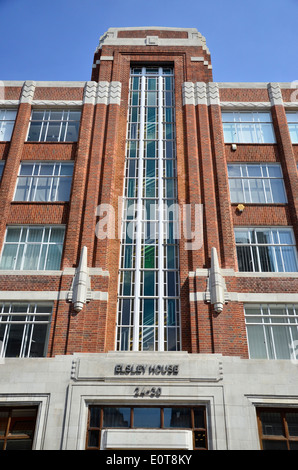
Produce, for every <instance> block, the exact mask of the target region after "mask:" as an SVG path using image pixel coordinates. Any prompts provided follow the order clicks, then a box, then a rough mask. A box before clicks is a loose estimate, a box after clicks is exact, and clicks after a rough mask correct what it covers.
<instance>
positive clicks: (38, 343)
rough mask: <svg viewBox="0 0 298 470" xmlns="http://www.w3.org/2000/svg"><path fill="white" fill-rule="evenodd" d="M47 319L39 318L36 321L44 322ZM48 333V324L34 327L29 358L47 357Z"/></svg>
mask: <svg viewBox="0 0 298 470" xmlns="http://www.w3.org/2000/svg"><path fill="white" fill-rule="evenodd" d="M45 318H46V317H37V318H35V320H37V321H38V320H40V321H44V320H45ZM47 332H48V325H47V324H35V325H34V326H33V334H32V340H31V344H30V353H29V357H43V356H44V355H45V345H46V339H47Z"/></svg>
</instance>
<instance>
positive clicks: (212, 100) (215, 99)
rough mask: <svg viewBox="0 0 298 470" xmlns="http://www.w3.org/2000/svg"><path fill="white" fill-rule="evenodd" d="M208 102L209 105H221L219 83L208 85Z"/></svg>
mask: <svg viewBox="0 0 298 470" xmlns="http://www.w3.org/2000/svg"><path fill="white" fill-rule="evenodd" d="M207 101H208V104H217V105H220V99H219V88H218V84H217V83H208V88H207Z"/></svg>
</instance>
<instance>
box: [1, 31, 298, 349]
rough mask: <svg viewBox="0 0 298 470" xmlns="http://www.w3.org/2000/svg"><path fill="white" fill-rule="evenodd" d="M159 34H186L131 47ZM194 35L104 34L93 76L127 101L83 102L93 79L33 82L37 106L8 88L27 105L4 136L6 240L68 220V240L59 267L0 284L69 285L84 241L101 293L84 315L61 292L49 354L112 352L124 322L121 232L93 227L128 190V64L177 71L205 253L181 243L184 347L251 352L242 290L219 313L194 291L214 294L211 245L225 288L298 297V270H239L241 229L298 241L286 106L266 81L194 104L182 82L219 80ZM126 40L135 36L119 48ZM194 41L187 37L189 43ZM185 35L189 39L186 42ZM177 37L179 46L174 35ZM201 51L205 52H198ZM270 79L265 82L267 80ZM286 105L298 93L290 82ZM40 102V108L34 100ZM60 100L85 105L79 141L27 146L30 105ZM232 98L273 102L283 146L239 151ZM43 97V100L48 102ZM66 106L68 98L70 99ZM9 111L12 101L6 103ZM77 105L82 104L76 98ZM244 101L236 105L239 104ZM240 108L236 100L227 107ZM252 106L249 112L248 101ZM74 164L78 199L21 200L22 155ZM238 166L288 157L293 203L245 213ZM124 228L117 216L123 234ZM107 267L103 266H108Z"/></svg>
mask: <svg viewBox="0 0 298 470" xmlns="http://www.w3.org/2000/svg"><path fill="white" fill-rule="evenodd" d="M148 37H158V38H159V39H160V40H161V39H162V40H165V41H166V40H169V41H176V40H177V41H178V43H177V44H178V45H171V43H170V42H169V45H163V43H162V42H161V41H160V42H159V43H158V44H153V45H146V44H144V45H139V43H137V45H134V43H133V41H132V42H131V44H130V43H129V41H130V40H132V39H133V40H134V39H138V40H140V39H146V38H148ZM187 38H188V36H187V32H186V31H175V30H173V31H171V30H160V31H158V30H156V29H154V30H153V31H144V30H139V31H138V30H134V31H125V30H123V31H118V36H117V39H119V40H120V41H115V44H114V45H113V44H112V41H110V42H109V41H107V42H106V43H105V42H104V41H103V45H102V47H101V48H100V49H99V50H98V51H97V52H96V53H95V55H94V64H95V65H94V66H93V70H92V77H91V80H92V81H94V82H108V83H111V82H120V83H121V101H120V105H119V104H117V103H108V104H104V103H97V104H96V102H94V103H90V102H85V101H84V89H85V83H81V84H77V83H74V84H73V85H72V86H69V85H67V84H65V85H63V83H59V84H57V85H55V84H54V83H52V84H51V86H46V85H44V84H42V83H38V82H37V83H36V86H35V89H34V95H33V96H32V99H31V102H22V100H21V96H22V89H23V87H22V86H21V85H19V83H16V84H13V85H12V84H11V83H9V84H7V86H6V88H5V100H7V103H8V106H10V107H12V106H13V104H12V103H13V101H15V102H17V101H18V100H20V102H19V103H18V105H17V107H18V113H17V118H16V122H15V126H14V131H13V135H12V138H11V141H10V142H0V158H1V159H2V160H4V161H5V167H4V171H3V176H2V180H1V185H0V220H1V223H0V244H1V247H2V244H3V241H4V236H5V230H6V226H7V225H14V224H15V225H19V224H30V225H32V224H49V225H51V224H58V225H61V224H63V225H65V227H66V233H65V242H64V250H63V256H62V262H61V271H59V272H56V273H55V272H51V273H47V272H46V271H45V272H43V273H41V274H40V273H39V274H38V275H37V274H34V273H32V274H31V273H28V272H26V273H22V272H21V271H20V272H18V273H13V272H4V273H3V274H2V273H1V272H0V279H1V286H2V287H1V291H17V292H19V294H18V295H19V300H22V292H36V291H37V292H53V293H59V292H63V293H67V292H68V291H70V290H71V283H72V280H73V275H74V269H73V268H76V267H77V265H78V262H79V258H80V253H81V249H82V247H83V246H87V248H88V267H89V269H90V277H91V289H92V291H96V292H101V293H104V294H105V295H106V296H107V297H104V298H103V299H99V298H94V299H92V300H91V301H90V302H89V303H87V304H86V305H85V306H84V308H83V310H82V311H81V312H79V313H78V314H77V313H75V312H74V311H73V307H72V303H71V302H69V301H67V299H66V298H65V295H64V297H63V296H62V298H59V295H58V294H57V299H55V300H54V308H53V319H52V323H51V331H50V338H49V347H48V356H55V355H58V354H72V353H74V352H90V353H93V352H94V353H95V352H96V353H98V352H107V351H112V350H114V349H115V334H116V323H117V286H118V270H119V254H120V240H119V239H118V237H115V238H114V239H108V238H107V239H103V240H99V239H98V238H97V237H96V235H95V229H96V223H97V222H98V216H96V209H97V207H98V206H99V205H100V204H111V205H112V206H113V207H114V208H115V214H116V221H117V220H118V198H119V197H121V196H122V194H123V181H124V159H125V145H126V124H127V111H128V83H129V74H130V66H131V64H139V63H142V64H154V65H155V64H157V63H159V64H171V65H172V66H173V67H174V71H175V100H176V132H177V165H178V168H177V172H178V199H179V204H180V205H183V204H192V205H194V204H202V205H203V221H204V225H203V227H204V231H203V244H202V247H201V248H200V249H198V250H194V251H187V250H185V249H184V242H185V240H184V239H183V238H182V239H181V243H180V247H181V248H180V280H181V330H182V349H183V350H184V351H188V352H193V353H221V354H223V355H230V356H242V357H244V358H246V357H248V346H247V339H246V330H245V319H244V313H243V302H242V301H235V299H234V298H233V299H232V300H230V301H229V302H228V303H227V304H226V305H225V307H224V310H223V312H222V313H220V314H215V313H214V311H213V309H212V306H211V305H210V304H209V303H206V301H204V299H203V298H202V296H201V297H200V296H199V297H198V298H197V299H195V297H194V296H195V295H196V294H197V293H204V292H205V291H206V281H207V277H208V269H209V268H210V256H211V248H212V247H215V248H216V249H217V252H218V257H219V263H220V267H221V268H222V269H223V273H224V278H225V282H226V287H227V292H228V293H242V294H244V293H249V294H251V293H256V294H266V293H268V294H269V298H268V302H270V294H272V293H277V294H284V293H286V294H289V293H296V292H297V289H298V278H297V277H291V276H286V275H285V274H284V275H282V276H279V277H277V276H275V275H274V276H269V275H268V276H266V277H263V276H257V275H255V276H242V275H240V273H238V265H237V256H236V247H235V239H234V227H235V226H245V227H248V226H291V227H293V230H294V234H295V237H296V240H298V221H297V211H298V184H297V182H298V180H297V162H298V145H297V146H295V145H293V144H292V142H291V138H290V134H289V130H288V125H287V120H286V115H285V106H283V105H280V104H277V105H273V104H272V103H271V101H270V96H269V92H268V87H267V86H262V87H260V88H258V87H257V85H256V84H255V85H254V86H252V87H250V85H249V84H247V86H246V87H244V86H241V87H237V85H236V84H235V86H233V87H230V86H228V85H226V86H225V84H219V87H218V90H219V100H220V102H219V103H217V104H215V103H210V102H209V103H208V102H206V103H205V104H202V103H199V104H198V103H194V104H188V103H187V104H185V103H184V100H183V84H184V83H186V82H191V83H197V82H203V83H206V84H208V83H212V82H213V79H212V69H211V67H210V65H211V62H210V54H209V53H208V52H207V50H206V48H205V47H202V46H199V45H193V43H192V42H190V45H188V43H187ZM121 40H123V41H126V42H124V43H123V44H121ZM182 40H184V41H185V45H181V41H182ZM179 41H180V42H179ZM173 44H174V43H173ZM194 58H196V59H198V58H199V59H200V60H194ZM265 85H266V84H265ZM282 95H283V99H284V102H289V101H290V97H291V91H290V87H289V88H285V87H283V88H282ZM37 101H39V103H37V104H36V102H37ZM54 101H55V102H57V101H60V106H64V107H67V106H68V104H67V103H68V102H78V104H77V107H79V108H81V110H82V115H81V125H80V133H79V139H78V142H76V143H53V142H43V143H35V142H27V141H26V137H27V130H28V125H29V120H30V113H31V109H32V108H34V106H35V107H37V106H39V107H42V108H46V107H50V108H52V107H53V106H56V105H57V104H52V102H54ZM223 102H224V103H228V102H233V103H234V105H235V103H237V102H238V103H239V108H240V109H241V103H242V104H243V103H250V104H251V109H254V104H256V103H260V102H262V103H264V104H266V106H267V108H268V109H271V112H272V118H273V123H274V129H275V134H276V138H277V142H276V144H237V149H236V150H232V149H231V145H230V144H226V143H225V142H224V134H223V128H222V119H221V107H222V106H223ZM42 103H43V104H42ZM62 103H65V104H64V105H63V104H62ZM2 106H3V107H5V106H6V105H5V103H3V104H2ZM71 106H73V107H74V104H72V105H71ZM235 108H237V106H236V105H235ZM229 109H232V108H229ZM245 109H248V108H245ZM24 160H26V161H49V160H53V161H73V162H74V173H73V181H72V192H71V198H70V201H69V202H65V203H62V202H55V203H44V202H43V203H41V202H31V203H27V202H14V201H13V195H14V189H15V185H16V181H17V175H18V169H19V165H20V162H22V161H24ZM230 162H250V163H252V162H280V164H281V167H282V170H283V175H284V181H285V186H286V191H287V199H288V203H287V204H267V205H261V204H246V205H245V206H246V207H245V209H244V211H243V212H242V213H239V211H237V208H236V206H237V204H232V203H231V201H230V195H229V182H228V173H227V164H228V163H230ZM117 229H118V226H117V224H116V230H117ZM100 269H101V270H102V273H101V272H100Z"/></svg>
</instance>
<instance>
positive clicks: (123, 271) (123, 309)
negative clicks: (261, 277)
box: [117, 67, 180, 351]
mask: <svg viewBox="0 0 298 470" xmlns="http://www.w3.org/2000/svg"><path fill="white" fill-rule="evenodd" d="M174 116H175V110H174V75H173V69H171V68H169V67H133V68H132V69H131V76H130V92H129V112H128V128H127V146H126V163H125V184H124V204H123V214H122V243H121V258H120V270H119V289H118V325H117V349H118V350H121V351H126V350H133V351H176V350H179V349H180V297H179V254H178V251H179V250H178V248H179V243H178V237H177V236H175V235H177V232H176V231H175V227H177V223H178V222H179V220H178V217H177V216H178V209H177V172H176V141H175V118H174Z"/></svg>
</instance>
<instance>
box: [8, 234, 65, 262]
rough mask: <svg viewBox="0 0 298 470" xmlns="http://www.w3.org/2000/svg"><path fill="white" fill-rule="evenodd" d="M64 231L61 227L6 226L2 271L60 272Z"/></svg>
mask: <svg viewBox="0 0 298 470" xmlns="http://www.w3.org/2000/svg"><path fill="white" fill-rule="evenodd" d="M64 232H65V229H64V227H61V226H40V225H35V226H11V227H7V229H6V235H5V241H4V246H3V250H2V256H1V261H0V269H13V270H42V271H43V270H57V269H60V263H61V256H62V249H63V241H64Z"/></svg>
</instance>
